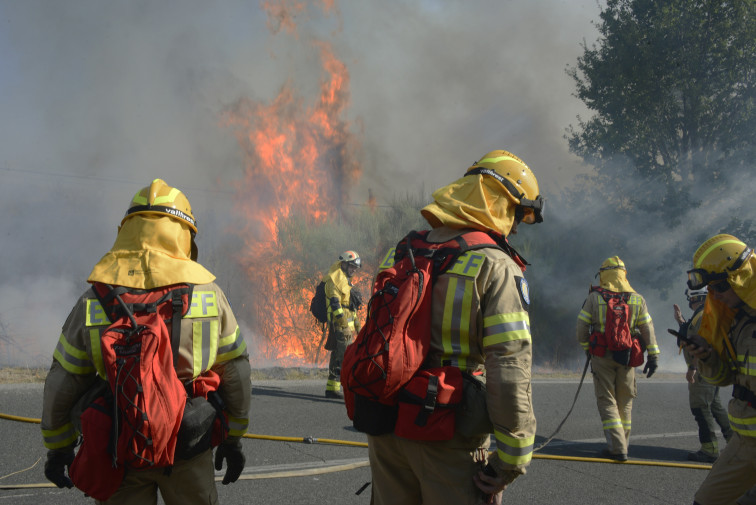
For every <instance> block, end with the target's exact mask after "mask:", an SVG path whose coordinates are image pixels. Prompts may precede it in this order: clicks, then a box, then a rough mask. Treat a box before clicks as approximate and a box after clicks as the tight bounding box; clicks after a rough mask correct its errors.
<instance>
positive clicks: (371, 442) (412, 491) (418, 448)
mask: <svg viewBox="0 0 756 505" xmlns="http://www.w3.org/2000/svg"><path fill="white" fill-rule="evenodd" d="M488 445H489V438H488V436H485V437H475V438H465V437H462V436H460V435H455V436H454V438H452V439H451V440H448V441H444V442H420V441H414V440H407V439H404V438H401V437H397V436H396V435H394V434H388V435H381V436H368V453H369V457H370V471H371V473H372V479H373V485H372V493H373V495H372V499H371V504H374V505H421V504H425V505H444V504H449V505H479V504H481V503H483V494H482V493H481V491H480V490H479V489H478V488H477V487H476V486H475V483H474V482H473V475H475V474H476V473H477V472H478V470H480V469H481V468H482V464H481V463H479V462H478V461H479V460H480V459H481V454H486V450H487V449H488ZM481 449H482V450H481Z"/></svg>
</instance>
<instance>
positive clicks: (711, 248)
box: [694, 239, 745, 268]
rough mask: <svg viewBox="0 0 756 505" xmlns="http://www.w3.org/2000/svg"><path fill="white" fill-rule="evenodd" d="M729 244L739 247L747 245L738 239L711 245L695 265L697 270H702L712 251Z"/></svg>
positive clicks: (725, 240)
mask: <svg viewBox="0 0 756 505" xmlns="http://www.w3.org/2000/svg"><path fill="white" fill-rule="evenodd" d="M727 244H737V245H742V246H744V245H745V244H744V243H743V242H741V241H740V240H737V239H724V240H720V241H719V242H714V243H713V244H711V246H709V248H708V249H706V251H704V252H703V254H701V256H699V257H698V261H697V262H696V264H695V265H694V266H695V268H701V265H703V262H704V260H705V259H706V256H708V255H709V253H711V251H713V250H715V249H717V248H719V247H722V246H723V245H727Z"/></svg>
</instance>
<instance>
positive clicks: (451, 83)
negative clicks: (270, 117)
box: [0, 0, 745, 365]
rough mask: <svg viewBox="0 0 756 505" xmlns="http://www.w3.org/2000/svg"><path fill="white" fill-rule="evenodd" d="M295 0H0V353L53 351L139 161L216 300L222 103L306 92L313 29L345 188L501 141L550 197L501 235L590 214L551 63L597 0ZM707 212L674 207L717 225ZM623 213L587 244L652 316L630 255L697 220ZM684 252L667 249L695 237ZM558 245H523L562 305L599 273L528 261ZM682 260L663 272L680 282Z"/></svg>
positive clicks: (221, 259) (393, 183) (437, 166)
mask: <svg viewBox="0 0 756 505" xmlns="http://www.w3.org/2000/svg"><path fill="white" fill-rule="evenodd" d="M295 5H300V4H296V3H291V2H273V1H269V2H265V3H264V4H258V3H257V2H248V1H246V0H229V1H225V2H222V3H208V2H204V1H202V0H183V1H178V0H167V1H163V2H159V3H155V2H144V1H137V2H133V1H126V0H116V1H113V2H99V1H97V0H71V1H68V2H47V1H43V0H26V1H24V2H3V3H0V26H1V27H2V29H0V65H1V67H0V68H1V69H2V72H1V73H0V75H1V76H2V77H1V78H0V212H1V213H2V216H3V219H2V220H0V237H1V239H2V243H3V247H2V248H0V261H2V265H3V274H4V275H3V278H2V279H0V298H1V299H2V301H3V304H2V305H0V307H2V309H0V329H4V330H5V331H6V332H7V333H8V335H10V337H12V340H13V341H14V342H15V343H16V344H17V347H14V349H15V350H14V351H13V353H12V354H8V355H7V356H6V355H3V354H0V364H4V362H2V360H5V362H8V361H13V362H16V363H24V364H26V363H29V362H30V361H37V362H39V364H43V365H46V364H47V363H48V362H49V359H50V358H49V356H50V355H51V353H52V349H53V347H54V345H55V341H56V340H57V338H58V335H59V333H60V327H61V326H62V324H63V322H64V320H65V317H66V314H67V313H68V311H69V310H70V307H72V306H73V304H74V302H75V299H76V297H77V296H78V295H79V294H80V293H81V292H83V290H84V289H86V283H85V279H86V277H87V275H88V274H89V272H90V270H91V268H92V266H93V265H94V264H95V263H96V261H97V260H98V259H99V258H100V257H101V256H102V254H104V253H105V252H106V251H107V250H108V249H109V247H110V246H111V245H112V243H113V240H114V239H115V234H116V228H117V226H118V224H119V223H120V220H121V218H122V216H123V213H124V211H125V209H126V206H127V204H128V202H129V200H130V198H131V196H132V195H133V194H134V193H135V192H136V191H137V190H138V189H139V188H141V187H143V186H145V185H146V184H147V183H148V182H149V181H151V180H152V179H153V178H155V177H161V178H163V179H165V180H166V181H167V182H168V183H169V184H171V185H175V186H177V187H179V188H181V189H182V190H183V191H184V192H185V193H186V195H187V197H188V198H189V200H190V201H191V202H192V207H193V209H194V212H195V215H196V217H197V218H198V220H199V230H200V231H199V235H198V237H197V240H198V245H199V248H200V261H201V262H202V263H204V264H205V265H206V266H208V268H209V269H211V270H212V271H213V272H214V273H215V274H216V275H217V276H218V282H219V284H220V285H221V287H223V289H224V290H226V292H227V294H228V296H229V299H230V300H231V301H232V303H234V300H236V299H239V295H241V293H243V292H244V290H245V289H247V286H246V285H245V283H244V280H243V279H244V277H245V276H244V275H239V272H238V266H237V265H236V264H235V261H234V258H235V253H236V252H237V251H238V250H239V248H241V247H246V246H245V244H244V243H242V241H241V240H240V239H239V237H238V236H237V235H236V234H235V233H233V230H234V229H237V228H238V227H240V226H243V225H244V223H240V221H239V218H238V216H236V217H234V216H235V214H234V213H233V204H234V202H233V199H234V194H235V188H236V186H237V184H238V181H239V180H241V179H242V178H243V176H244V170H245V166H244V160H243V158H244V153H243V152H241V148H240V145H239V143H238V142H237V138H236V137H235V135H234V132H233V131H232V129H231V128H229V127H228V126H227V125H224V124H223V119H222V114H223V111H225V110H228V108H229V106H231V105H232V104H235V103H239V101H240V100H252V101H255V102H258V103H262V104H267V103H270V102H271V101H272V100H274V99H275V97H276V96H278V94H279V93H280V90H281V88H282V87H283V86H285V85H287V83H288V84H290V85H291V86H293V87H294V88H295V89H296V93H297V95H298V96H302V97H306V98H307V97H312V96H315V95H317V94H318V93H319V86H320V82H319V78H320V74H321V72H320V70H319V67H320V58H319V56H318V51H319V48H318V46H317V44H315V43H314V41H316V40H320V41H327V42H328V43H329V44H330V46H331V48H332V50H333V53H334V55H335V57H337V58H339V59H340V60H341V61H342V62H343V63H344V64H345V65H346V68H347V71H348V73H349V78H350V92H351V105H350V107H349V108H348V110H347V111H346V112H345V114H346V116H347V117H346V118H345V119H346V121H347V122H348V123H349V124H352V125H355V126H354V127H355V128H360V131H359V134H360V135H361V140H362V150H361V153H360V154H359V156H360V159H361V162H362V166H361V178H360V180H359V182H358V183H357V184H356V185H355V186H354V187H352V188H351V189H349V191H350V197H351V201H352V202H356V203H360V202H365V203H366V202H367V201H368V197H369V195H372V196H374V197H375V199H376V200H377V203H378V204H379V205H381V204H387V203H390V202H391V200H392V198H393V197H394V196H395V195H396V194H397V193H402V194H404V193H417V192H426V190H432V189H435V188H437V187H439V186H441V185H443V184H446V183H448V182H450V181H451V180H453V179H455V178H456V177H458V176H459V175H460V174H461V173H462V171H463V170H464V169H465V168H466V167H468V166H469V165H470V164H471V162H473V161H474V160H475V159H477V158H479V157H480V156H481V155H482V154H484V153H485V152H487V151H489V150H491V149H498V148H504V149H509V150H511V151H512V152H514V153H515V154H517V155H518V156H520V157H522V158H523V159H524V160H525V161H526V162H527V163H528V165H530V166H531V167H532V168H533V170H534V172H535V173H536V174H537V175H538V178H539V182H540V183H541V189H542V192H543V193H544V194H545V195H546V196H547V197H548V198H549V199H550V200H551V202H552V204H551V206H550V207H548V208H547V222H546V223H544V224H543V225H539V226H538V227H533V229H532V230H522V231H521V234H520V235H518V236H517V237H515V238H514V240H513V241H514V242H515V243H516V244H518V243H519V244H531V243H532V247H533V248H534V249H536V250H537V249H538V247H539V241H540V240H541V237H543V236H547V235H552V236H560V227H559V223H576V222H584V221H585V220H590V221H591V222H592V223H603V222H604V220H603V215H604V210H603V209H602V206H601V205H602V204H601V202H600V201H583V202H579V204H574V203H573V204H569V205H567V202H565V205H564V206H561V207H560V205H559V204H558V202H559V200H560V199H561V198H562V195H563V194H564V191H565V189H566V188H570V187H572V186H573V183H574V182H575V180H576V177H577V176H578V175H579V174H581V173H585V172H586V171H587V168H586V167H584V166H582V165H581V164H580V163H579V160H578V159H577V158H576V157H575V156H573V155H571V154H569V152H568V148H567V143H566V141H565V140H564V138H563V135H564V131H565V128H566V127H567V126H568V125H569V124H570V123H575V118H576V116H577V115H579V114H583V115H585V114H586V111H585V108H584V106H583V105H582V103H581V102H579V100H577V99H576V98H575V97H573V96H572V92H573V90H574V83H573V82H572V80H571V79H570V77H569V76H568V75H566V73H565V67H566V66H567V65H573V64H574V63H575V61H576V59H577V57H578V55H579V54H580V53H581V47H580V44H581V42H583V41H584V40H587V41H589V42H591V41H593V40H595V39H596V37H597V34H596V30H595V28H594V27H593V25H592V24H591V21H593V20H596V19H597V18H598V12H599V7H598V5H597V4H596V2H594V1H593V0H585V1H577V2H576V1H568V0H543V1H539V2H532V1H528V0H509V1H501V0H485V1H479V2H475V3H474V4H471V3H470V2H465V1H462V0H457V1H440V0H422V1H419V2H418V1H414V0H388V1H384V2H374V3H368V2H341V3H336V4H333V3H332V2H329V1H322V2H311V3H308V4H306V6H307V8H305V9H299V10H298V9H297V8H295ZM292 26H296V34H295V33H294V32H293V30H291V27H292ZM741 188H743V191H745V189H744V186H741ZM637 190H639V191H642V190H644V188H637ZM740 198H741V196H740V194H739V193H733V202H730V203H728V202H724V201H723V202H712V203H711V205H712V206H713V207H712V210H716V212H717V213H726V212H732V210H731V208H732V207H737V205H738V204H739V203H738V202H739V201H741V200H740ZM714 207H716V208H714ZM549 208H550V209H559V211H558V215H554V214H551V215H549V214H548V212H549V211H548V209H549ZM707 216H708V214H705V213H704V214H703V215H702V214H699V213H696V215H695V216H684V217H683V218H684V219H688V218H691V219H695V220H696V222H698V223H701V224H700V227H701V228H704V227H705V226H714V225H715V224H716V219H715V218H711V219H709V218H708V217H707ZM631 221H632V219H630V218H628V219H627V222H628V223H630V224H628V225H627V227H622V228H618V227H616V226H614V225H612V224H611V223H608V224H607V225H606V228H607V230H609V231H611V232H612V233H615V234H617V233H622V234H623V237H624V238H627V237H633V236H634V237H637V240H630V241H629V243H631V244H633V246H632V247H631V248H630V249H628V250H627V251H623V252H618V251H615V250H612V249H611V248H610V247H606V248H602V246H601V243H600V241H598V240H596V241H593V242H592V243H593V247H591V248H590V249H586V251H585V252H584V256H585V261H586V264H590V265H591V266H592V267H591V268H593V267H594V266H595V267H596V268H597V266H598V265H599V264H600V262H601V261H602V260H603V259H604V258H605V257H607V256H610V255H613V254H620V256H622V257H623V259H624V260H625V261H626V263H627V264H628V268H629V270H630V272H629V277H630V281H631V283H634V286H635V287H636V289H638V290H639V291H641V292H642V293H643V294H644V296H646V298H647V300H648V301H649V307H650V309H651V311H652V316H653V317H654V318H655V320H656V318H657V316H656V313H657V312H661V311H667V309H666V307H667V306H668V305H669V306H670V307H671V304H670V301H669V300H663V299H662V298H661V297H656V296H655V292H656V288H651V287H648V289H644V288H646V286H643V285H642V283H638V282H637V281H635V280H634V279H636V278H637V277H636V276H635V275H634V272H635V271H638V272H640V271H652V270H653V269H654V268H656V265H655V260H654V258H655V256H656V255H659V254H661V255H665V254H667V255H668V254H670V251H677V250H678V249H680V250H682V249H684V248H683V247H682V246H679V244H683V243H685V244H689V243H692V242H694V240H692V239H690V237H689V236H688V235H690V234H691V233H692V232H693V230H686V229H682V228H681V229H679V230H678V231H676V232H674V233H672V234H668V233H667V234H665V233H666V232H665V230H664V228H663V227H662V226H661V224H660V223H657V222H655V221H654V220H653V219H651V217H650V216H649V215H642V216H641V219H640V221H638V222H631ZM709 221H712V222H709ZM648 237H652V240H646V238H648ZM662 239H663V240H662ZM563 240H573V241H574V240H575V238H574V237H569V236H564V237H563ZM581 240H582V238H581ZM589 242H591V240H588V241H587V243H589ZM675 244H678V245H675ZM686 247H688V246H687V245H686ZM685 251H686V256H685V257H682V258H680V261H681V264H682V263H683V262H686V261H688V257H689V256H690V255H691V254H692V250H691V249H690V248H689V247H688V249H685ZM555 253H556V251H552V252H548V251H546V252H543V254H542V253H539V256H541V257H545V258H546V259H544V260H543V261H542V265H534V266H533V268H532V271H533V274H534V279H533V280H532V281H531V285H532V286H533V287H534V288H535V287H536V284H538V285H544V286H545V285H547V284H542V281H543V282H546V281H549V282H550V283H551V284H548V285H549V290H550V291H551V290H552V289H554V290H556V291H557V292H566V293H570V298H569V300H568V301H567V302H566V303H565V305H569V309H565V310H568V311H569V312H570V313H571V314H572V313H574V314H575V315H576V314H577V311H578V310H579V305H580V303H581V302H582V299H583V298H584V292H585V291H586V290H587V286H588V285H589V283H590V281H591V280H592V274H593V273H595V272H594V270H593V269H584V268H582V264H581V267H580V269H579V270H578V269H573V268H570V267H569V265H565V268H564V269H562V270H560V272H561V274H562V275H561V276H560V278H559V279H558V280H557V281H555V280H554V279H540V278H539V277H538V276H539V272H546V271H547V270H548V271H549V272H552V271H554V270H553V268H552V267H551V265H548V266H549V268H548V269H547V268H546V266H547V265H545V264H544V263H546V262H552V263H558V262H559V258H558V257H555V256H554V254H555ZM684 269H685V268H684V267H681V268H680V277H681V278H680V284H679V287H675V288H673V289H674V291H676V292H678V293H679V292H681V291H682V283H683V282H684V278H682V276H683V275H684ZM636 284H637V285H636ZM562 289H564V291H560V290H562ZM536 291H539V290H538V289H536ZM540 291H542V293H541V295H542V296H544V297H550V296H552V294H553V293H551V292H543V291H544V290H543V289H541V290H540ZM573 293H574V294H573ZM18 300H25V301H28V302H30V303H28V304H19V303H18ZM42 300H44V301H45V303H44V304H42V303H34V301H42ZM657 304H658V309H657ZM235 310H236V312H237V317H238V319H239V320H240V323H241V324H242V325H243V326H245V327H250V328H252V327H254V324H253V323H252V322H251V321H249V320H247V316H246V309H245V307H236V306H235ZM668 312H669V313H670V316H669V318H671V309H670V310H668ZM665 318H666V316H664V317H661V318H659V319H661V321H660V323H661V325H660V328H662V329H663V328H665V326H663V325H664V322H665V321H666V319H665ZM570 324H574V321H571V322H570ZM670 324H671V323H670ZM669 327H672V326H669ZM658 333H661V330H659V331H658ZM661 338H663V337H661V336H660V339H661ZM7 348H8V347H7V346H6V347H3V348H2V349H7ZM45 349H47V351H45ZM40 353H41V354H42V355H43V358H40V359H39V360H37V358H36V357H37V356H38V355H39V354H40Z"/></svg>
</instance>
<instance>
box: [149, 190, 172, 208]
mask: <svg viewBox="0 0 756 505" xmlns="http://www.w3.org/2000/svg"><path fill="white" fill-rule="evenodd" d="M178 194H179V190H178V189H176V188H171V190H170V191H169V192H168V194H167V195H165V196H156V197H155V201H154V202H152V205H164V204H166V203H173V202H175V201H176V196H178ZM145 203H146V199H145Z"/></svg>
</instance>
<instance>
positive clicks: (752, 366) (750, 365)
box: [738, 354, 756, 377]
mask: <svg viewBox="0 0 756 505" xmlns="http://www.w3.org/2000/svg"><path fill="white" fill-rule="evenodd" d="M738 370H739V371H740V373H742V374H743V375H750V376H752V377H756V356H749V357H748V360H746V357H745V354H738Z"/></svg>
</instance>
